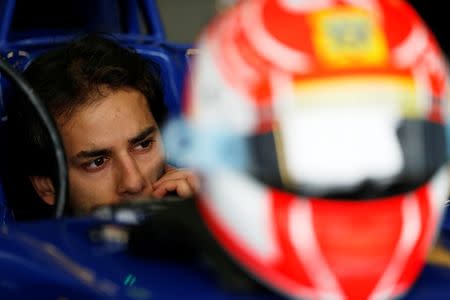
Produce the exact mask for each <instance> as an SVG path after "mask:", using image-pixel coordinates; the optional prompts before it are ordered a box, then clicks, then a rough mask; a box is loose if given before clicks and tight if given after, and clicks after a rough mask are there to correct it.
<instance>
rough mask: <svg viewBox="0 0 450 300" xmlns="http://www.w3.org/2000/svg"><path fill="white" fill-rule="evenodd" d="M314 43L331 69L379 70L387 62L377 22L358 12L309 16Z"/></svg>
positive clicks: (345, 9)
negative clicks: (373, 67)
mask: <svg viewBox="0 0 450 300" xmlns="http://www.w3.org/2000/svg"><path fill="white" fill-rule="evenodd" d="M312 25H313V26H312V27H313V43H314V46H315V48H316V51H317V54H318V58H319V60H321V61H323V63H324V64H325V65H326V66H329V67H330V68H343V67H355V66H360V67H368V66H380V65H383V64H385V62H386V60H387V55H388V53H387V47H386V41H385V37H384V35H383V32H382V30H381V28H380V24H379V23H378V22H377V20H376V19H375V18H374V17H373V16H371V15H369V14H368V12H366V11H364V10H361V9H357V8H340V9H332V10H331V9H328V10H322V11H319V12H317V13H315V14H314V15H313V16H312Z"/></svg>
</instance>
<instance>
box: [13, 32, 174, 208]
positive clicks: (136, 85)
mask: <svg viewBox="0 0 450 300" xmlns="http://www.w3.org/2000/svg"><path fill="white" fill-rule="evenodd" d="M24 76H25V79H26V80H27V81H28V82H29V83H30V84H31V86H32V87H33V89H34V90H35V92H36V93H37V94H38V95H39V96H40V98H41V100H42V101H43V102H44V104H45V106H46V107H47V109H48V110H49V111H50V113H51V114H52V116H53V117H54V119H58V120H61V119H62V120H69V119H70V117H71V115H72V113H73V112H74V111H75V110H76V109H77V108H80V107H82V106H85V105H89V104H91V103H93V102H95V101H97V100H98V99H99V98H102V96H105V95H104V93H105V91H106V92H107V91H110V90H113V91H114V90H119V89H122V88H133V89H135V90H138V91H139V92H141V93H142V94H143V95H144V96H145V97H146V99H147V103H148V109H149V110H150V112H151V113H152V115H153V117H154V118H155V121H156V122H157V124H158V125H159V126H160V127H162V126H163V123H164V121H165V120H166V118H167V107H166V105H165V102H164V99H163V91H162V87H161V82H160V79H159V69H158V67H157V65H156V64H154V63H152V62H151V61H149V60H146V59H145V58H143V57H142V56H140V55H139V54H138V53H137V52H136V50H134V49H131V48H126V47H123V46H121V44H120V43H119V42H118V41H116V40H114V38H113V37H112V36H107V35H102V34H88V35H86V36H83V37H81V38H78V39H76V40H73V41H71V42H69V43H67V44H65V45H62V46H60V47H58V48H55V49H52V50H50V51H47V52H45V53H44V54H42V55H40V56H38V57H37V58H36V59H35V60H34V61H32V63H31V64H30V65H29V67H28V68H27V69H26V70H25V72H24ZM7 110H8V120H9V121H8V123H9V128H10V132H11V134H10V136H11V138H10V141H11V144H10V145H11V146H12V147H13V148H12V149H13V153H11V155H13V156H14V157H15V159H12V161H15V163H14V165H13V166H12V168H15V169H16V170H17V169H19V170H21V172H22V173H23V175H25V176H33V175H34V176H50V177H51V178H52V180H53V182H54V183H56V181H55V178H56V175H57V174H56V165H55V164H56V160H55V155H54V149H53V146H52V143H51V140H50V137H49V135H48V132H47V129H46V128H45V127H44V126H43V123H42V122H41V120H40V119H39V117H38V115H37V113H36V112H35V110H34V108H33V107H31V105H30V104H29V102H28V100H27V99H25V98H24V95H22V94H18V95H16V96H15V97H14V99H13V101H9V105H8V107H7ZM30 154H31V155H30ZM13 206H14V205H13ZM20 206H26V204H25V203H24V204H22V205H20ZM13 209H14V208H13ZM16 209H19V208H16ZM24 209H25V208H24Z"/></svg>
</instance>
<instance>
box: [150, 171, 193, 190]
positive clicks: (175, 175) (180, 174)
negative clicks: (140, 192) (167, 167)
mask: <svg viewBox="0 0 450 300" xmlns="http://www.w3.org/2000/svg"><path fill="white" fill-rule="evenodd" d="M196 176H197V175H195V174H194V173H193V172H192V171H191V170H189V169H173V170H171V171H169V172H167V173H165V174H164V175H163V176H161V178H159V179H158V180H157V181H155V182H154V183H153V188H157V187H158V186H159V185H160V184H161V183H163V182H165V181H170V180H182V179H187V178H189V177H196ZM193 179H194V178H193Z"/></svg>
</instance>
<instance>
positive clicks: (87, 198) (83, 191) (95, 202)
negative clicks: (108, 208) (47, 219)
mask: <svg viewBox="0 0 450 300" xmlns="http://www.w3.org/2000/svg"><path fill="white" fill-rule="evenodd" d="M112 190H113V189H112V187H111V182H110V180H109V177H108V176H102V177H99V178H95V179H94V178H86V177H83V176H79V174H77V173H76V172H75V173H74V172H70V171H69V193H70V203H71V205H72V208H73V209H74V210H75V212H77V213H88V212H90V211H91V210H92V208H94V207H96V206H99V205H101V204H109V202H111V201H114V195H113V194H112V192H111V191H112Z"/></svg>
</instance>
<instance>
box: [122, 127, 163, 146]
mask: <svg viewBox="0 0 450 300" xmlns="http://www.w3.org/2000/svg"><path fill="white" fill-rule="evenodd" d="M155 131H156V126H154V125H152V126H149V127H147V128H145V129H144V130H142V131H141V132H140V133H138V134H137V135H136V136H135V137H134V138H131V139H129V140H128V143H129V144H131V145H133V144H137V143H139V142H142V141H143V140H145V139H146V138H147V137H148V136H149V135H151V134H152V133H153V132H155Z"/></svg>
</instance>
